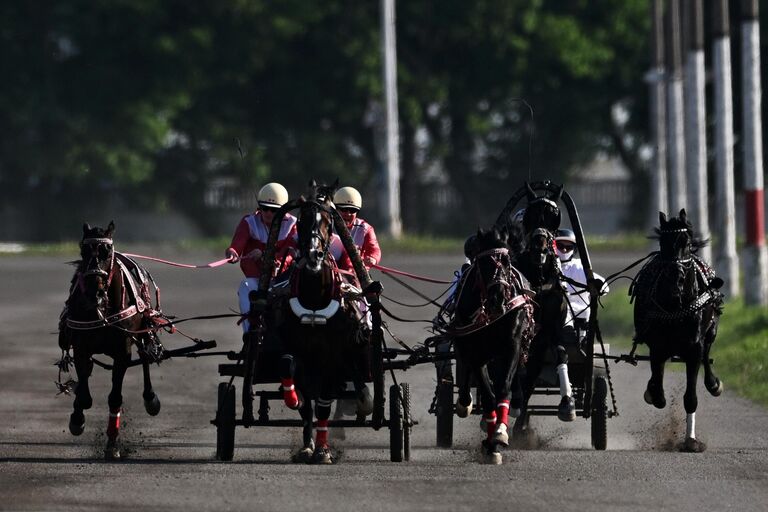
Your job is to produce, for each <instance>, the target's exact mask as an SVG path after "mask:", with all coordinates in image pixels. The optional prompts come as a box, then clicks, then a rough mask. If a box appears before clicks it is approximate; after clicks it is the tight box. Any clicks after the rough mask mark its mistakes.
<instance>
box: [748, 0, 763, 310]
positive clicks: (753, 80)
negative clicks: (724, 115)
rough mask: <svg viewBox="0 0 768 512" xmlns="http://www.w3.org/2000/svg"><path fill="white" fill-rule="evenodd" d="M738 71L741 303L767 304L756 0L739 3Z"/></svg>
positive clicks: (758, 37) (758, 35) (758, 25)
mask: <svg viewBox="0 0 768 512" xmlns="http://www.w3.org/2000/svg"><path fill="white" fill-rule="evenodd" d="M741 7H742V10H741V12H742V22H741V70H742V71H741V72H742V81H741V83H742V89H741V96H742V98H743V101H742V120H743V122H742V138H743V141H744V143H743V148H744V204H745V207H746V212H745V213H746V227H747V229H746V232H747V246H746V248H745V250H744V259H743V261H744V266H743V268H744V301H745V302H746V303H747V304H753V305H762V306H764V305H766V304H768V275H767V272H766V267H768V261H767V258H766V248H765V212H764V208H765V206H764V205H765V203H764V202H763V144H762V138H763V130H762V118H761V115H760V109H761V99H760V96H761V94H762V91H761V83H760V23H759V21H758V4H757V0H742V6H741Z"/></svg>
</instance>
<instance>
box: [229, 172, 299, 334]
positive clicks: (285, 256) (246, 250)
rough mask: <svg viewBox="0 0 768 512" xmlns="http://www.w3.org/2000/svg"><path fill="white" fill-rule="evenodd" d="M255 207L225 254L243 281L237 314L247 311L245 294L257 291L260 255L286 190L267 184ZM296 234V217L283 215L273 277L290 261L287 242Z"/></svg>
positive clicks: (248, 309) (243, 220) (260, 271)
mask: <svg viewBox="0 0 768 512" xmlns="http://www.w3.org/2000/svg"><path fill="white" fill-rule="evenodd" d="M256 201H257V203H258V208H257V209H256V211H255V212H253V213H249V214H248V215H245V216H244V217H243V218H242V219H240V223H239V224H238V225H237V228H235V234H234V236H233V237H232V242H231V243H230V244H229V247H228V248H227V250H226V252H225V254H226V256H227V257H228V258H229V259H230V260H229V262H230V263H237V262H238V261H239V262H240V269H241V270H242V271H243V274H245V279H243V281H242V282H241V283H240V288H239V289H238V290H237V296H238V299H239V302H240V312H241V313H243V314H245V313H248V311H250V308H251V303H250V299H249V297H248V294H249V293H250V292H251V291H255V290H258V289H259V279H260V278H261V274H262V258H261V256H262V254H263V252H264V250H265V249H266V247H267V239H268V238H269V230H270V227H271V226H272V219H274V217H275V212H277V210H278V209H279V208H280V207H281V206H283V205H284V204H285V203H287V202H288V191H287V190H286V189H285V187H284V186H282V185H281V184H279V183H274V182H273V183H267V184H266V185H264V186H263V187H261V190H259V193H258V195H257V196H256ZM295 233H296V217H294V216H293V215H291V214H289V213H286V214H285V216H284V217H283V221H282V224H281V226H280V233H279V235H278V237H277V243H276V244H275V263H274V272H273V276H276V275H277V274H278V272H279V271H280V269H281V268H288V266H289V264H290V262H291V251H290V250H289V249H290V246H291V240H292V238H293V236H294V235H295ZM248 328H249V325H248V320H245V321H243V331H244V332H247V331H248Z"/></svg>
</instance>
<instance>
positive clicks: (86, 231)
mask: <svg viewBox="0 0 768 512" xmlns="http://www.w3.org/2000/svg"><path fill="white" fill-rule="evenodd" d="M90 230H91V225H90V224H88V223H87V222H83V235H87V234H88V232H89V231H90Z"/></svg>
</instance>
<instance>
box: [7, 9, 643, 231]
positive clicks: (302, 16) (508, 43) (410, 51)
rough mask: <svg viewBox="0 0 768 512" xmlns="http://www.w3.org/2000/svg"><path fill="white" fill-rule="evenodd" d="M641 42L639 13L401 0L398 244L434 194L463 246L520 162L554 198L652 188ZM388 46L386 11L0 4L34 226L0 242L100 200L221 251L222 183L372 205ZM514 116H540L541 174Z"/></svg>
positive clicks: (521, 171)
mask: <svg viewBox="0 0 768 512" xmlns="http://www.w3.org/2000/svg"><path fill="white" fill-rule="evenodd" d="M649 25H650V20H649V6H648V2H647V0H606V1H601V2H581V1H580V2H536V1H530V0H527V1H525V0H499V1H473V2H466V1H464V0H440V1H435V0H433V1H426V0H425V1H416V0H410V1H407V2H398V4H397V51H398V86H399V107H400V128H401V134H400V136H401V158H402V172H403V177H402V204H403V220H404V226H405V229H406V230H408V231H411V232H429V231H431V230H432V228H433V226H430V225H429V224H428V223H427V221H425V220H424V219H425V216H424V209H425V208H428V207H429V204H430V203H429V201H428V200H427V199H429V198H431V197H432V195H433V194H434V193H435V190H436V188H437V187H438V185H437V184H439V186H440V187H445V190H448V191H451V192H452V194H454V196H455V197H456V199H457V201H458V205H459V207H458V208H454V210H456V211H454V212H453V215H456V218H457V219H459V222H457V223H456V224H455V225H456V226H457V227H458V228H461V229H466V228H467V227H468V226H469V227H470V228H471V227H473V226H476V225H477V223H478V221H477V219H490V218H491V217H492V215H493V214H492V213H489V212H492V211H497V210H498V209H499V208H500V206H501V205H503V203H504V201H505V200H506V198H507V197H508V196H509V194H510V192H511V191H512V190H514V189H515V188H516V187H517V186H519V184H521V183H522V181H523V180H524V179H526V178H527V176H528V169H529V166H530V167H531V169H532V173H533V177H534V179H541V178H544V177H548V178H551V179H554V180H562V179H563V177H564V173H565V172H567V171H568V170H569V169H571V168H573V167H574V165H576V164H581V163H584V162H587V161H589V160H590V159H591V158H592V157H593V156H594V155H595V154H596V153H597V152H598V151H605V152H609V153H615V154H619V155H621V157H622V158H623V159H624V161H625V163H626V164H627V165H628V166H629V168H630V170H631V172H632V174H633V176H634V177H635V180H636V183H638V187H642V186H643V183H645V173H646V172H647V171H646V169H645V167H644V164H643V163H642V160H641V159H640V158H639V156H638V155H639V148H640V147H641V145H642V143H643V142H644V135H643V134H644V133H645V131H646V126H647V113H646V111H647V109H646V103H647V100H646V89H647V85H646V84H645V83H644V81H643V75H644V74H645V73H646V71H647V68H648V54H649V51H648V33H649ZM379 31H380V20H379V2H378V1H364V2H360V1H345V0H317V1H310V0H282V1H279V2H274V1H268V0H250V1H246V0H221V1H216V2H180V1H167V0H162V1H161V0H130V1H109V2H102V1H96V2H94V1H67V2H64V1H58V2H57V1H49V2H37V1H29V2H27V1H11V2H3V3H2V5H0V54H1V55H2V59H1V60H0V76H2V77H3V78H2V79H0V193H1V194H2V211H3V212H4V213H5V214H6V218H9V217H8V216H9V215H10V213H13V214H14V216H13V218H23V219H24V220H25V231H24V233H23V234H19V233H18V232H17V231H18V229H17V231H14V230H13V229H12V228H11V227H9V226H7V225H6V229H5V233H4V236H9V234H12V235H15V236H16V237H20V236H25V237H26V238H29V239H51V238H54V239H55V238H60V237H64V238H66V236H64V235H63V234H62V233H65V234H67V235H69V234H71V232H72V231H73V230H72V228H71V226H72V225H73V223H74V225H79V224H77V223H79V222H81V221H82V220H83V217H84V216H86V215H92V214H93V212H97V211H98V209H99V208H101V207H103V206H104V205H106V204H110V205H111V206H112V207H114V206H115V205H116V204H117V205H120V206H121V207H122V208H125V209H129V210H141V211H147V212H156V213H158V214H161V213H162V212H163V211H168V210H174V211H181V212H184V213H186V214H188V215H189V216H190V217H191V218H193V219H195V222H197V223H198V225H199V226H200V227H201V228H202V229H203V230H204V231H206V232H209V233H211V232H212V231H214V230H215V228H214V227H213V226H212V225H210V223H209V222H207V219H209V217H210V216H209V215H208V213H209V212H207V210H206V207H205V204H204V202H203V196H204V193H205V191H206V190H207V189H209V187H210V186H211V184H212V183H214V182H216V180H220V179H221V178H227V179H229V182H231V183H236V184H237V186H238V187H241V188H242V189H243V190H248V191H252V190H254V189H255V188H256V187H258V186H259V185H260V184H262V183H264V182H266V181H269V180H278V181H281V182H282V183H284V184H285V185H286V186H287V187H288V188H289V190H290V191H291V193H292V194H298V193H300V192H301V190H302V187H303V185H304V184H305V183H306V181H307V180H308V178H309V177H313V176H314V177H317V178H318V179H321V180H329V181H330V180H333V179H335V178H336V177H339V178H340V179H341V181H342V183H343V184H350V185H353V186H356V187H358V188H359V189H360V190H361V191H362V192H363V193H364V196H365V198H366V199H365V200H366V202H367V204H369V205H374V204H375V200H376V197H375V191H376V190H377V187H378V185H379V183H380V180H381V176H380V168H381V164H380V159H379V152H378V146H377V137H380V133H379V132H380V129H379V124H378V123H377V122H376V119H377V117H379V114H378V112H380V108H381V98H382V81H381V75H382V73H381V55H380V40H379ZM516 98H525V99H526V100H527V101H528V102H529V103H530V104H531V105H532V106H533V108H534V109H535V138H534V143H533V148H532V156H531V157H529V147H528V146H529V137H530V134H531V131H532V130H533V128H534V123H532V121H531V117H530V115H529V113H528V110H527V108H526V107H525V105H523V104H522V103H521V102H519V101H517V100H516ZM616 105H621V106H622V107H623V109H624V110H625V111H626V114H627V116H624V117H623V118H622V119H621V120H620V121H617V118H616V116H612V108H613V107H615V106H616ZM619 117H621V116H619ZM235 141H239V145H240V148H241V149H242V155H241V152H240V151H239V150H238V147H237V144H236V142H235ZM635 195H636V196H638V197H639V200H640V201H641V202H642V201H643V200H644V199H645V197H644V196H645V194H635ZM366 217H373V218H374V220H375V212H374V211H373V209H371V210H369V211H368V215H366ZM5 222H6V224H7V220H6V221H5ZM65 226H66V227H65Z"/></svg>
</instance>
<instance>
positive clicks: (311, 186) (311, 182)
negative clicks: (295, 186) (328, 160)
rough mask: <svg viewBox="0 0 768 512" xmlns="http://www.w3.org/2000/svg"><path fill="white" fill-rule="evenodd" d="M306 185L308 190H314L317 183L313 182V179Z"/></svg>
mask: <svg viewBox="0 0 768 512" xmlns="http://www.w3.org/2000/svg"><path fill="white" fill-rule="evenodd" d="M308 185H309V188H315V187H316V186H317V182H316V181H315V178H310V180H309V183H308Z"/></svg>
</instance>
